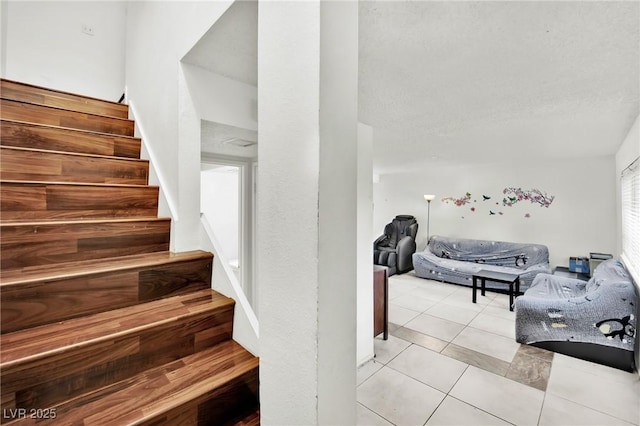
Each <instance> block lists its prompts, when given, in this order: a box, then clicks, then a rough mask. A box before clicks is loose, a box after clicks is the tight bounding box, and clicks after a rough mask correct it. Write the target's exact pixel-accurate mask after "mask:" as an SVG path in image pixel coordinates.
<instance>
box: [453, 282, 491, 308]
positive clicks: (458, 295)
mask: <svg viewBox="0 0 640 426" xmlns="http://www.w3.org/2000/svg"><path fill="white" fill-rule="evenodd" d="M495 297H496V294H495V293H493V292H490V291H487V292H486V293H485V294H484V296H482V295H481V294H480V292H479V291H477V292H476V303H473V288H471V287H462V286H460V287H459V288H458V289H457V290H456V291H455V292H454V293H452V294H450V295H449V296H447V298H446V299H444V302H445V303H453V302H464V303H468V304H469V305H471V306H480V307H483V308H484V307H485V306H487V305H488V304H489V303H491V301H492V300H493V299H495Z"/></svg>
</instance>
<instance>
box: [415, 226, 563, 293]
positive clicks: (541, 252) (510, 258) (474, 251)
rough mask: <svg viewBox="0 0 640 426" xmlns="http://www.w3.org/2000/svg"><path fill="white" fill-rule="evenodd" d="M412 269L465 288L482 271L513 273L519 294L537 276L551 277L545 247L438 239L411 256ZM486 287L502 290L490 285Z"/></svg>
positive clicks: (497, 286)
mask: <svg viewBox="0 0 640 426" xmlns="http://www.w3.org/2000/svg"><path fill="white" fill-rule="evenodd" d="M413 267H414V269H415V273H416V275H417V276H419V277H421V278H429V279H432V280H437V281H444V282H450V283H455V284H462V285H467V286H471V285H472V282H471V277H472V275H473V274H474V273H475V272H477V271H479V270H481V269H485V270H492V271H500V272H510V273H515V274H519V275H520V291H524V290H526V289H527V288H529V286H530V285H531V282H532V281H533V279H534V277H535V276H536V275H537V274H539V273H541V272H546V273H551V270H550V269H549V249H548V248H547V247H546V246H544V245H540V244H522V243H510V242H505V241H488V240H472V239H465V238H448V237H441V236H433V237H431V239H430V240H429V244H428V246H427V248H426V250H425V251H423V252H419V253H414V254H413ZM486 286H487V288H494V289H495V288H499V289H504V288H505V287H504V285H501V284H496V283H492V282H491V281H487V284H486Z"/></svg>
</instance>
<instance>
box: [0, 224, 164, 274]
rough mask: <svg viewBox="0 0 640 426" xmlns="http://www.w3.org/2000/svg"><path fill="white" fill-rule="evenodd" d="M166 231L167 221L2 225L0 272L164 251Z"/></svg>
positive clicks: (0, 229)
mask: <svg viewBox="0 0 640 426" xmlns="http://www.w3.org/2000/svg"><path fill="white" fill-rule="evenodd" d="M170 230H171V222H170V220H169V219H157V220H135V221H94V222H91V221H87V222H71V223H67V222H61V223H55V222H45V223H40V224H38V223H35V224H34V223H16V224H3V225H1V226H0V232H1V233H2V240H1V241H0V250H1V251H2V258H1V268H2V269H5V270H6V269H17V268H25V267H30V266H36V265H47V264H56V263H63V262H75V261H79V260H88V259H104V258H109V257H114V256H126V255H130V254H139V253H152V252H158V251H167V250H169V236H170Z"/></svg>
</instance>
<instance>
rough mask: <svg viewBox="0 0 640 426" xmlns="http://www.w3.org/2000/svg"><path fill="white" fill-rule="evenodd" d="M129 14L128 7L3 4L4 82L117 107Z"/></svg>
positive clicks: (117, 4)
mask: <svg viewBox="0 0 640 426" xmlns="http://www.w3.org/2000/svg"><path fill="white" fill-rule="evenodd" d="M4 3H6V5H5V4H4ZM126 10H127V2H124V1H95V2H77V1H73V2H71V1H35V2H33V1H9V2H4V1H3V12H4V13H3V16H2V18H3V26H6V28H4V29H3V31H2V33H3V36H5V37H6V38H5V39H4V40H3V45H2V48H3V50H4V51H3V54H2V59H3V61H6V63H3V66H2V69H3V72H4V74H5V75H4V77H6V78H9V79H13V80H18V81H23V82H26V83H31V84H36V85H40V86H45V87H51V88H54V89H58V90H64V91H68V92H75V93H80V94H83V95H87V96H93V97H98V98H103V99H107V100H111V101H117V100H118V99H119V98H120V95H121V94H122V93H123V92H124V66H125V65H124V59H125V33H126V27H125V25H126ZM83 24H85V25H88V26H90V27H91V28H92V29H93V35H87V34H84V33H83V32H82V25H83Z"/></svg>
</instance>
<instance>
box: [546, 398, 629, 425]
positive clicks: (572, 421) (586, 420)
mask: <svg viewBox="0 0 640 426" xmlns="http://www.w3.org/2000/svg"><path fill="white" fill-rule="evenodd" d="M539 425H540V426H567V425H584V426H613V425H620V426H628V425H631V423H627V422H625V421H623V420H621V419H618V418H616V417H612V416H609V415H607V414H604V413H601V412H599V411H595V410H592V409H591V408H589V407H584V406H582V405H579V404H576V403H575V402H571V401H569V400H567V399H564V398H560V397H559V396H556V395H553V394H549V393H547V395H546V396H545V398H544V404H543V405H542V414H541V415H540V422H539Z"/></svg>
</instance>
